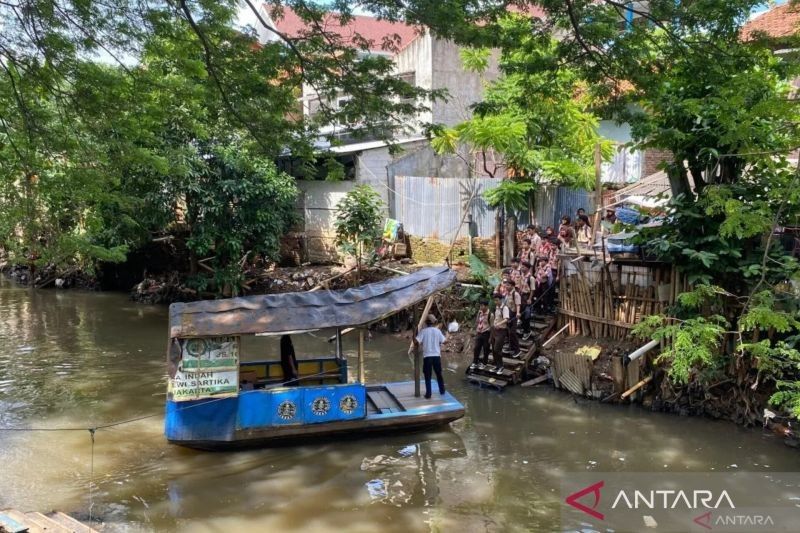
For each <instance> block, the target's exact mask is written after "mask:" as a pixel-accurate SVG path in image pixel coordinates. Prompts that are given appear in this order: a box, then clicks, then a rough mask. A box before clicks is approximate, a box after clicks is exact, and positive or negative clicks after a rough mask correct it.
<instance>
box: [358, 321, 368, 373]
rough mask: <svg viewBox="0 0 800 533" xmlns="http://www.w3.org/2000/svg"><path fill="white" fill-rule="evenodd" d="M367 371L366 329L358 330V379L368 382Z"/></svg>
mask: <svg viewBox="0 0 800 533" xmlns="http://www.w3.org/2000/svg"><path fill="white" fill-rule="evenodd" d="M365 376H366V373H365V372H364V330H363V329H359V330H358V381H359V383H362V384H363V383H366V381H367V380H366V377H365Z"/></svg>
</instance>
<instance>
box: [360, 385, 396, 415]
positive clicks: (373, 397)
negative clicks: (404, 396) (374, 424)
mask: <svg viewBox="0 0 800 533" xmlns="http://www.w3.org/2000/svg"><path fill="white" fill-rule="evenodd" d="M367 398H369V399H370V401H371V402H372V403H373V404H375V407H376V408H377V409H378V411H379V412H381V413H399V412H401V411H403V407H402V406H401V405H400V404H399V403H398V402H397V401H396V400H395V399H394V397H393V396H391V395H390V394H389V393H388V392H386V391H385V390H370V391H367Z"/></svg>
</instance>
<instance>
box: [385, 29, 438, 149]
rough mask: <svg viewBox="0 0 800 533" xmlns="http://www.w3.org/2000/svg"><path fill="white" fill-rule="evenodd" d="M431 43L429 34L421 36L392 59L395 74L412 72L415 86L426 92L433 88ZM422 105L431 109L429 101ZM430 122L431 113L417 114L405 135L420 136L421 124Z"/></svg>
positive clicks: (410, 122)
mask: <svg viewBox="0 0 800 533" xmlns="http://www.w3.org/2000/svg"><path fill="white" fill-rule="evenodd" d="M432 43H433V39H432V38H431V35H430V33H426V34H425V35H421V36H419V37H417V38H416V39H414V40H413V41H411V42H410V43H409V44H408V46H406V47H405V48H403V49H402V50H401V51H400V52H398V54H397V55H396V56H395V59H394V60H395V65H396V66H395V72H396V73H397V74H404V73H406V72H414V75H415V83H416V86H417V87H420V88H422V89H427V90H431V89H432V88H433V70H432V62H431V58H432V57H433V50H432ZM424 105H426V106H427V107H428V108H430V107H431V103H430V102H429V101H428V102H424ZM432 120H433V114H432V112H431V111H422V112H420V113H417V115H416V116H415V117H414V118H413V120H411V121H409V124H408V131H407V132H406V134H408V135H418V134H420V133H421V132H422V126H423V124H425V123H430V122H432Z"/></svg>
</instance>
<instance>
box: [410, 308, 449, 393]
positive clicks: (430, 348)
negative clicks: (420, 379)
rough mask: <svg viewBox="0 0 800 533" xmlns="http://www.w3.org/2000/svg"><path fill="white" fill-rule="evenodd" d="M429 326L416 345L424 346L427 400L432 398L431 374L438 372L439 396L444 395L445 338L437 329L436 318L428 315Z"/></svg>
mask: <svg viewBox="0 0 800 533" xmlns="http://www.w3.org/2000/svg"><path fill="white" fill-rule="evenodd" d="M426 322H427V324H428V325H427V326H426V327H424V328H422V330H421V331H420V332H419V334H417V337H416V338H415V339H414V344H415V345H417V346H419V345H422V373H423V374H424V375H425V398H430V397H431V374H432V372H436V381H437V382H438V383H439V394H444V377H443V376H442V343H443V342H444V341H445V336H444V335H443V334H442V332H441V331H440V330H439V328H437V327H436V317H435V316H433V315H428V318H427V319H426Z"/></svg>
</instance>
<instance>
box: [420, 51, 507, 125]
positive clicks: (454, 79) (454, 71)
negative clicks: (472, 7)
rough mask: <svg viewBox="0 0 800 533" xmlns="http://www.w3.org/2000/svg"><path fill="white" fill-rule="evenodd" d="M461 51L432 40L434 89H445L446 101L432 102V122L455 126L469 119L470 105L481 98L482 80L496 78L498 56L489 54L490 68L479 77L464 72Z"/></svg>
mask: <svg viewBox="0 0 800 533" xmlns="http://www.w3.org/2000/svg"><path fill="white" fill-rule="evenodd" d="M459 50H460V48H459V47H458V45H456V44H455V43H453V42H452V41H445V40H443V39H433V43H432V54H431V56H430V57H431V60H432V61H433V88H434V89H447V92H448V93H449V95H448V97H447V100H446V101H441V100H439V101H436V102H434V103H433V122H435V123H441V124H445V125H447V126H454V125H456V124H458V123H459V122H463V121H464V120H467V119H468V118H470V116H472V112H471V110H470V106H471V105H472V104H474V103H476V102H480V101H481V100H482V99H483V84H484V81H483V80H485V81H492V80H495V79H497V77H498V75H499V69H498V66H497V58H498V55H497V53H496V52H495V53H493V54H492V58H491V60H490V61H489V68H488V69H487V70H486V72H485V73H484V74H483V80H482V78H481V75H479V74H476V73H474V72H467V71H465V70H464V66H463V64H462V63H461V55H460V52H459Z"/></svg>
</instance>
